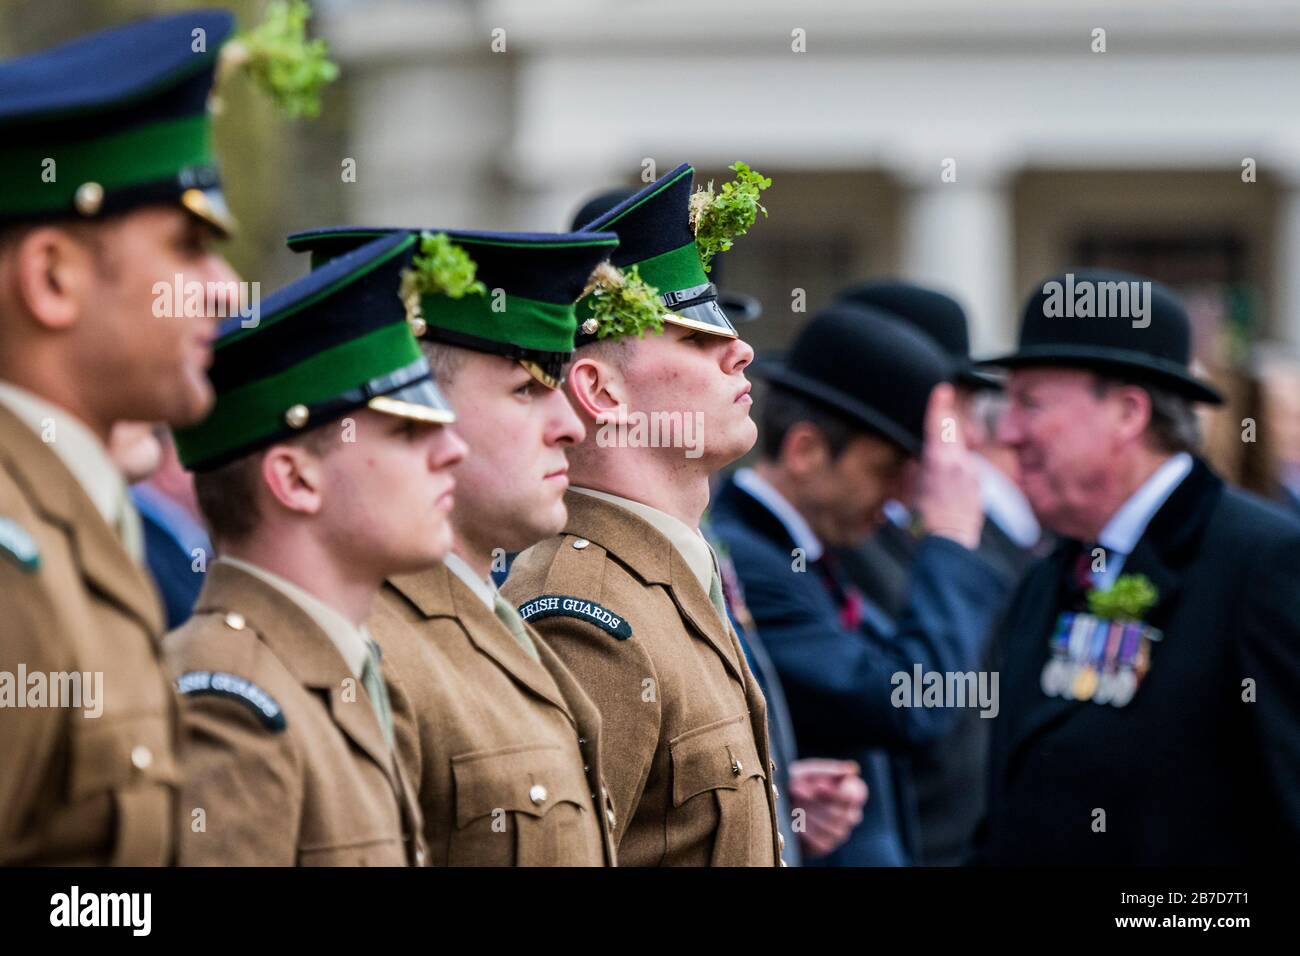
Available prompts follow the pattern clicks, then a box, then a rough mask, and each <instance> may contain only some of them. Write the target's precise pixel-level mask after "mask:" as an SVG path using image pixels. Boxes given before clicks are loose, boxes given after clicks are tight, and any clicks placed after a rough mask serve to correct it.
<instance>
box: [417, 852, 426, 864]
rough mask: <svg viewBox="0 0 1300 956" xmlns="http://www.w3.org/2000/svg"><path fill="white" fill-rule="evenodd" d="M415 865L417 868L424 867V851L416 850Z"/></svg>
mask: <svg viewBox="0 0 1300 956" xmlns="http://www.w3.org/2000/svg"><path fill="white" fill-rule="evenodd" d="M415 865H416V866H424V851H423V850H416V851H415Z"/></svg>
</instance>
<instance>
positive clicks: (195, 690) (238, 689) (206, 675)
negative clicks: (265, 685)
mask: <svg viewBox="0 0 1300 956" xmlns="http://www.w3.org/2000/svg"><path fill="white" fill-rule="evenodd" d="M176 690H177V691H179V692H180V693H181V695H182V696H185V697H189V696H193V695H199V694H211V695H213V696H216V697H228V698H230V699H231V700H237V701H239V702H241V703H244V704H247V705H248V706H249V707H251V708H252V709H253V711H254V713H256V714H257V716H258V718H260V719H261V721H262V723H263V725H265V727H266V729H267V730H270V731H272V732H273V733H279V732H280V731H282V730H284V728H285V727H286V726H288V724H287V723H286V721H285V719H284V711H282V710H281V709H280V705H279V704H278V703H276V700H275V698H274V697H272V696H271V695H270V694H268V693H267V692H266V691H264V690H262V688H260V687H258V686H257V685H256V684H254V683H253V682H252V681H250V680H246V679H245V678H243V677H239V676H238V675H236V674H226V673H223V672H222V671H187V672H186V673H184V674H182V675H181V676H180V677H178V678H177V679H176Z"/></svg>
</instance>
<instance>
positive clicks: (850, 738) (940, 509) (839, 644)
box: [712, 305, 1005, 866]
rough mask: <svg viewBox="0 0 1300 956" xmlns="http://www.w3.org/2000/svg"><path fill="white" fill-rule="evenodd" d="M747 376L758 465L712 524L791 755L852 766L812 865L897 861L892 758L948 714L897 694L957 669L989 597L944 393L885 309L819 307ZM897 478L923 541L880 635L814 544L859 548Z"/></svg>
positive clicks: (944, 365) (908, 803)
mask: <svg viewBox="0 0 1300 956" xmlns="http://www.w3.org/2000/svg"><path fill="white" fill-rule="evenodd" d="M755 372H756V374H758V375H760V376H762V377H764V378H766V379H768V380H769V382H771V384H772V386H773V390H772V392H771V393H770V394H769V395H768V396H767V397H766V399H765V405H764V408H763V413H762V427H761V433H762V453H763V458H762V460H761V462H760V463H759V464H758V466H757V467H755V468H754V469H741V470H740V471H739V472H737V473H736V474H735V475H734V476H733V477H732V478H731V479H730V480H729V481H728V482H727V483H726V484H725V485H724V486H723V488H722V489H721V491H720V492H719V494H718V496H717V499H716V501H715V503H714V506H713V510H712V516H713V524H714V528H715V530H716V531H717V533H718V535H719V537H721V538H722V539H723V540H724V541H726V542H727V544H728V546H729V548H730V552H731V555H732V559H733V560H734V562H735V564H736V570H737V572H738V573H739V576H740V579H741V581H742V582H743V583H744V585H745V593H746V596H747V597H748V601H749V608H750V611H751V613H752V614H753V617H754V620H755V622H756V624H757V626H758V631H759V633H761V634H762V636H763V639H764V642H765V643H766V645H767V648H768V650H769V651H770V653H771V656H772V659H773V661H774V662H775V664H776V668H777V671H778V672H779V674H780V676H781V682H782V685H783V687H784V689H785V693H786V697H787V700H788V702H789V706H790V712H791V716H792V718H793V723H794V729H795V733H796V734H797V735H798V737H799V742H800V746H801V747H802V748H803V749H804V751H805V752H807V753H817V754H826V755H828V756H831V757H837V758H841V759H851V760H855V761H856V762H857V763H858V764H859V765H860V766H861V767H862V771H863V776H864V778H865V779H866V781H867V784H868V786H869V787H870V788H871V793H872V796H871V799H870V800H869V801H868V802H867V806H866V814H865V819H864V820H863V822H862V824H861V825H859V826H858V827H857V828H856V829H855V830H854V832H853V835H852V837H850V839H849V841H848V843H847V844H845V846H843V847H841V848H840V849H839V850H838V851H836V852H835V853H833V854H831V855H830V857H828V858H827V860H826V861H825V862H826V863H828V864H831V865H896V866H897V865H907V864H909V863H912V862H914V861H915V859H916V857H917V852H918V838H917V833H916V821H915V805H914V797H913V795H912V793H911V783H910V780H909V776H908V768H907V766H906V756H905V751H906V750H907V749H908V748H910V747H912V746H915V745H916V744H917V743H920V742H922V741H930V740H934V739H936V738H938V737H940V736H942V735H943V734H945V733H948V732H949V731H950V730H951V728H952V726H953V723H954V721H955V718H956V717H957V715H958V713H959V711H958V709H957V708H955V707H950V706H921V707H914V706H911V704H912V700H911V698H910V697H909V698H908V700H907V702H906V703H905V704H904V703H901V702H900V699H899V694H898V693H897V692H898V690H899V688H900V687H901V686H902V684H903V682H904V680H910V677H911V675H912V674H913V673H914V668H916V669H919V670H921V671H924V672H930V673H938V674H943V675H947V674H957V673H969V672H971V671H972V670H973V668H974V667H975V666H976V663H977V660H978V651H979V646H980V642H981V640H982V637H983V635H984V633H985V632H986V631H987V629H988V626H989V623H990V622H991V620H992V617H993V615H994V613H995V611H996V608H997V607H998V604H999V601H1000V599H1001V596H1002V594H1003V593H1004V590H1005V589H1004V586H1003V584H1002V582H1001V580H1000V578H999V577H998V575H997V574H996V573H995V572H994V571H993V569H992V568H991V567H989V566H988V564H987V563H986V562H985V561H984V560H983V559H981V558H980V557H978V556H977V555H976V554H975V553H974V548H975V547H976V546H977V544H978V542H979V536H980V527H981V524H982V523H983V515H982V512H981V509H980V506H979V484H978V481H977V479H976V477H975V470H974V463H973V462H972V460H971V457H970V454H969V452H968V451H967V450H966V449H965V447H964V445H963V444H962V440H961V434H960V431H959V430H958V429H957V427H956V417H955V416H956V408H955V398H954V394H953V390H952V387H951V386H950V385H948V384H946V381H945V380H946V379H947V377H948V376H949V374H950V363H949V362H948V360H947V359H946V358H945V356H944V355H943V353H942V352H941V351H940V350H939V348H938V347H937V346H936V345H935V344H934V343H933V342H932V341H931V340H929V339H928V338H926V337H925V336H923V335H921V334H920V333H919V332H916V331H915V330H913V329H910V328H907V327H905V326H904V325H903V324H902V323H900V322H898V321H897V320H896V319H894V318H891V317H890V316H889V315H888V314H886V313H883V312H881V311H880V310H876V309H869V308H866V307H862V308H859V307H854V306H848V305H837V306H834V307H832V308H830V309H827V310H825V311H824V312H822V313H820V314H819V315H818V316H816V317H815V318H814V319H813V320H812V322H810V323H809V325H808V326H807V327H806V328H805V329H804V331H803V332H802V333H801V334H800V336H799V338H798V339H797V341H796V343H795V345H794V347H793V348H792V350H791V352H790V355H789V357H788V359H787V360H786V361H784V362H779V363H778V362H767V363H762V364H760V365H759V366H758V367H756V369H755ZM914 459H919V462H920V464H919V469H918V467H917V465H916V464H915V463H914ZM915 481H919V486H918V490H917V493H916V502H917V512H918V514H919V515H920V516H921V519H922V521H923V522H924V523H925V526H926V527H927V529H928V530H929V534H927V536H926V539H925V540H924V541H923V542H922V544H921V546H920V548H919V550H918V555H917V560H916V572H915V574H914V580H913V584H912V589H911V592H910V594H909V600H908V606H907V608H906V609H905V611H904V613H903V614H902V615H901V617H900V619H899V622H898V624H897V626H895V624H894V622H893V621H891V620H890V619H889V618H888V616H887V615H885V614H883V613H882V612H881V611H880V609H879V608H878V607H876V606H875V605H874V604H873V603H871V602H869V601H868V600H866V599H865V597H864V596H863V595H862V593H861V592H860V591H859V590H858V589H857V588H856V587H855V586H854V585H853V584H852V582H851V581H850V580H849V579H848V578H847V577H846V576H845V575H844V573H843V570H842V569H841V567H840V566H839V565H838V564H837V563H836V562H835V558H834V555H833V554H832V552H831V551H830V548H831V547H835V546H841V547H847V546H851V545H856V544H860V543H861V542H862V541H863V540H864V539H865V538H866V537H867V536H869V535H870V534H871V533H872V531H873V530H874V529H875V528H876V527H877V526H878V525H879V523H880V521H881V520H882V509H883V506H884V504H885V502H886V501H888V500H890V499H891V498H892V499H898V498H905V497H908V495H909V493H910V486H911V485H912V484H913V482H915ZM804 572H811V573H804ZM899 675H902V679H899ZM884 748H894V749H895V751H896V753H895V754H892V755H891V754H890V753H887V752H886V750H885V749H884Z"/></svg>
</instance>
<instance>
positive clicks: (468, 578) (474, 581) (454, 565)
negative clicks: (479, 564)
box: [443, 552, 497, 614]
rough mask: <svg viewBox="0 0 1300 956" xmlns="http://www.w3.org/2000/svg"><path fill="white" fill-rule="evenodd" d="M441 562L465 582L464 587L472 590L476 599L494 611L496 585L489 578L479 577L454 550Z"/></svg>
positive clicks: (495, 605)
mask: <svg viewBox="0 0 1300 956" xmlns="http://www.w3.org/2000/svg"><path fill="white" fill-rule="evenodd" d="M443 563H444V564H445V565H447V570H448V571H450V572H451V573H452V574H454V575H456V577H458V578H460V579H461V580H462V581H464V582H465V587H467V588H469V589H470V590H471V591H473V592H474V594H475V595H476V596H477V597H478V599H479V600H480V601H482V602H483V603H484V604H486V605H487V607H488V610H489V611H491V612H492V613H494V614H495V613H496V607H497V587H496V585H495V584H493V583H492V581H491V579H487V580H485V579H483V578H481V577H479V576H478V575H477V574H475V573H474V569H473V568H471V567H470V566H469V564H468V563H467V562H466V561H465V559H464V558H462V557H461V556H460V555H459V554H455V553H454V552H448V554H447V557H445V558H444V559H443Z"/></svg>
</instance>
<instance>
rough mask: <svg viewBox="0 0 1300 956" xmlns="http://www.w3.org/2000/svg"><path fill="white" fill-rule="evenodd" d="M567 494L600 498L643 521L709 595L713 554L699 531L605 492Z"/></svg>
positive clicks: (676, 519)
mask: <svg viewBox="0 0 1300 956" xmlns="http://www.w3.org/2000/svg"><path fill="white" fill-rule="evenodd" d="M570 490H571V491H576V492H578V493H579V494H583V495H590V496H591V497H592V498H600V499H601V500H602V501H608V502H610V503H611V504H615V505H618V506H619V507H621V508H626V509H627V510H628V511H630V512H632V513H633V514H635V515H636V516H637V517H639V518H644V519H645V520H646V521H648V522H649V523H650V525H651V526H652V527H653V528H654V529H655V530H656V531H658V532H659V533H660V534H661V535H663V536H664V537H665V538H667V539H668V540H669V542H670V543H671V544H672V546H673V547H674V548H676V549H677V553H678V554H680V555H681V556H682V558H683V559H684V560H685V561H686V566H687V567H689V568H690V569H691V573H692V574H694V575H695V577H696V580H698V581H699V582H700V587H702V588H704V593H705V594H708V593H709V584H710V582H711V581H712V580H713V551H712V550H711V549H710V548H709V543H708V542H707V541H705V540H704V535H702V534H700V531H699V529H698V528H692V527H690V525H688V524H687V523H686V522H684V521H682V520H681V519H680V518H674V517H673V516H672V515H670V514H668V512H666V511H660V510H659V509H658V508H652V507H650V506H649V505H647V504H642V503H641V502H639V501H633V500H632V499H631V498H624V497H622V496H621V495H611V494H610V493H609V492H607V491H597V490H596V489H594V488H579V487H576V486H575V487H573V488H571V489H570Z"/></svg>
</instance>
